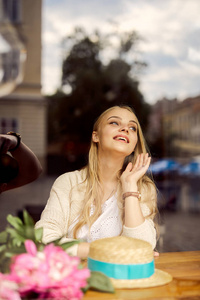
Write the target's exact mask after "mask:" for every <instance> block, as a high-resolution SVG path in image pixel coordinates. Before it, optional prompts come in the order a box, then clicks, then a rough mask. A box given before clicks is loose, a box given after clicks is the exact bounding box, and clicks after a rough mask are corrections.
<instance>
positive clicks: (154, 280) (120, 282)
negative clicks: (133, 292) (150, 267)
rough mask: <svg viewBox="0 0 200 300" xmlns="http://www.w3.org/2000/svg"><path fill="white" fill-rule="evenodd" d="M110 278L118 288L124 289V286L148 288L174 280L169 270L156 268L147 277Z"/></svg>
mask: <svg viewBox="0 0 200 300" xmlns="http://www.w3.org/2000/svg"><path fill="white" fill-rule="evenodd" d="M110 279H111V281H112V283H113V285H114V287H115V288H116V289H122V288H127V289H129V288H130V289H133V288H148V287H155V286H159V285H164V284H167V283H169V282H170V281H172V276H171V275H170V274H169V273H167V272H164V271H162V270H158V269H155V273H154V274H153V275H152V276H151V277H149V278H145V279H131V280H125V279H113V278H110Z"/></svg>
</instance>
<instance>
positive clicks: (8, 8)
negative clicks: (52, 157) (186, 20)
mask: <svg viewBox="0 0 200 300" xmlns="http://www.w3.org/2000/svg"><path fill="white" fill-rule="evenodd" d="M1 1H2V2H1V6H2V8H3V10H2V11H3V14H4V16H5V18H6V19H7V20H9V22H10V24H11V26H12V27H13V28H14V30H15V31H16V32H17V37H18V39H19V40H20V43H21V44H22V45H23V46H24V49H25V51H26V60H25V63H24V66H23V74H22V76H23V79H22V80H21V82H20V84H18V85H17V86H16V87H15V89H14V90H13V91H12V92H11V93H9V94H8V95H6V96H3V97H0V132H1V133H6V132H8V131H10V130H13V131H16V132H19V133H20V134H21V136H22V141H23V142H24V143H25V144H26V145H27V146H28V147H30V148H31V150H32V151H33V152H34V153H35V154H36V155H37V157H38V158H39V159H40V161H41V163H42V165H43V167H44V168H45V161H46V136H47V134H46V132H47V128H46V126H47V125H46V124H47V120H46V118H47V116H46V111H47V103H46V99H45V98H44V97H43V96H42V94H41V50H42V41H41V29H42V0H34V1H33V0H1ZM1 17H2V16H1Z"/></svg>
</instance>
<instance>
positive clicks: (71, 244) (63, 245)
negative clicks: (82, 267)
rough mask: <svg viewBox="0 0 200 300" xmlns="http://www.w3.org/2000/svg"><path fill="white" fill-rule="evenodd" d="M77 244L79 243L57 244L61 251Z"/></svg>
mask: <svg viewBox="0 0 200 300" xmlns="http://www.w3.org/2000/svg"><path fill="white" fill-rule="evenodd" d="M79 243H80V241H78V240H74V241H70V242H66V243H63V244H59V246H60V247H61V248H62V249H63V250H66V249H68V248H70V247H72V246H73V245H75V244H79Z"/></svg>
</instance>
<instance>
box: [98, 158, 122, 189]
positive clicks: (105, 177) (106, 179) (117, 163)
mask: <svg viewBox="0 0 200 300" xmlns="http://www.w3.org/2000/svg"><path fill="white" fill-rule="evenodd" d="M123 162H124V158H123V159H122V158H118V159H116V158H115V159H114V158H113V157H109V158H107V157H100V158H99V172H100V174H99V175H100V181H101V182H102V184H103V185H104V184H105V183H109V184H111V183H113V184H117V182H118V175H119V171H120V170H121V168H122V166H123Z"/></svg>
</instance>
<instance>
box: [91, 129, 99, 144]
mask: <svg viewBox="0 0 200 300" xmlns="http://www.w3.org/2000/svg"><path fill="white" fill-rule="evenodd" d="M92 141H93V142H94V143H98V142H99V137H98V133H97V131H93V132H92Z"/></svg>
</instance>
